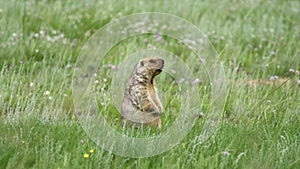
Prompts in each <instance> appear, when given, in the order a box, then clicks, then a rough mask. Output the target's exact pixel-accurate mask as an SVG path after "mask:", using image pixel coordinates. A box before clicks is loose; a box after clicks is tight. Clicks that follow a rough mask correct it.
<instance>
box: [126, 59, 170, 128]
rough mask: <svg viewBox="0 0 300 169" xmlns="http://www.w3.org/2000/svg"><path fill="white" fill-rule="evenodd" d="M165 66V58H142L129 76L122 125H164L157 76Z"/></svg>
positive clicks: (159, 126)
mask: <svg viewBox="0 0 300 169" xmlns="http://www.w3.org/2000/svg"><path fill="white" fill-rule="evenodd" d="M163 67H164V60H163V59H161V58H157V57H151V58H144V59H142V60H140V61H139V62H138V63H137V64H136V65H135V68H134V70H133V72H132V74H131V76H130V77H129V79H128V81H127V83H126V88H125V93H124V98H123V103H122V109H121V112H122V113H121V118H122V125H123V126H124V125H126V124H134V125H136V126H140V125H150V126H156V127H158V128H161V127H162V124H161V119H160V115H161V114H162V112H163V106H162V104H161V102H160V100H159V97H158V94H157V89H156V87H155V80H154V78H155V76H157V75H159V74H160V72H161V71H162V69H163Z"/></svg>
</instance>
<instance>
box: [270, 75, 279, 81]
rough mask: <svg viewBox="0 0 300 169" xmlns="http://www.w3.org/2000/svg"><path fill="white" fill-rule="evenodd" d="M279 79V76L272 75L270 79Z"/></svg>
mask: <svg viewBox="0 0 300 169" xmlns="http://www.w3.org/2000/svg"><path fill="white" fill-rule="evenodd" d="M277 79H278V76H271V77H270V80H271V81H275V80H277Z"/></svg>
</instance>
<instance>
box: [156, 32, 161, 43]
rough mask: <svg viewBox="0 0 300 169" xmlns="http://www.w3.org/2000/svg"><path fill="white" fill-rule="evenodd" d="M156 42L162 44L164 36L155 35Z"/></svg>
mask: <svg viewBox="0 0 300 169" xmlns="http://www.w3.org/2000/svg"><path fill="white" fill-rule="evenodd" d="M155 38H156V41H158V42H160V41H161V40H162V36H161V35H160V34H155Z"/></svg>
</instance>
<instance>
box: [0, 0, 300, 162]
mask: <svg viewBox="0 0 300 169" xmlns="http://www.w3.org/2000/svg"><path fill="white" fill-rule="evenodd" d="M174 3H175V2H174ZM175 4H176V5H175ZM175 4H173V3H171V2H165V1H154V2H151V3H150V2H146V1H142V2H141V1H137V0H126V1H104V2H102V1H86V2H82V1H77V0H75V1H70V0H67V1H50V0H44V1H1V2H0V168H299V167H300V153H299V152H300V143H299V141H300V134H299V124H300V114H299V113H300V107H299V103H300V92H299V91H300V90H299V87H300V86H299V85H300V82H299V80H300V76H299V71H300V59H299V58H300V57H299V53H300V48H299V46H300V41H299V37H300V19H299V17H298V16H299V13H300V11H299V9H300V3H299V2H297V1H259V0H257V1H231V0H226V1H203V2H198V1H187V2H181V1H178V2H176V3H175ZM149 11H154V12H165V13H170V14H174V15H177V16H180V17H182V18H185V19H186V20H188V21H190V22H192V23H193V24H195V25H196V26H198V27H199V28H200V29H201V30H202V31H203V32H204V33H205V34H207V35H208V38H209V39H210V40H211V42H212V44H213V45H214V46H215V48H216V50H217V51H218V52H219V53H220V59H221V61H222V62H224V64H225V68H226V75H227V77H228V81H229V87H228V98H227V102H226V106H225V110H224V117H223V119H222V123H221V126H220V129H219V130H218V131H217V132H216V133H215V134H214V135H213V136H211V137H210V138H209V139H208V140H206V141H205V142H204V143H201V142H200V141H199V140H200V133H201V132H202V126H203V124H202V119H201V118H200V119H198V120H197V121H196V123H195V125H194V127H193V129H192V130H191V132H189V134H188V135H187V136H186V137H185V138H184V139H183V140H182V141H181V142H180V143H179V144H178V145H176V146H175V147H174V148H172V149H171V150H169V151H167V152H164V153H162V154H159V155H157V156H153V157H148V158H136V159H135V158H128V157H121V156H118V155H114V154H111V153H109V152H107V151H106V150H103V149H101V147H98V146H97V145H96V144H95V143H94V142H93V141H92V140H91V139H90V138H89V137H88V135H87V134H86V133H85V131H84V130H83V129H82V127H81V125H80V123H79V122H78V118H77V114H76V112H74V108H73V100H72V84H71V82H72V75H73V70H74V65H75V63H76V59H77V57H78V55H79V52H80V49H81V47H82V46H83V44H84V43H85V42H86V41H87V40H88V38H89V37H91V36H92V35H93V33H94V32H95V31H96V30H98V29H99V28H101V27H102V26H104V25H105V24H106V23H108V22H109V21H111V20H112V19H115V18H118V17H121V16H125V15H129V14H133V13H138V12H149ZM147 38H148V39H149V41H151V40H152V42H153V43H155V38H154V37H153V36H152V35H149V36H147ZM151 38H152V39H151ZM165 40H166V41H168V42H171V41H172V40H168V39H167V38H166V39H165ZM141 43H145V42H143V40H141V39H138V38H136V39H135V38H133V39H128V40H126V42H124V43H123V44H121V45H120V46H119V47H116V49H113V50H112V51H111V53H109V54H111V55H115V56H122V55H126V54H128V53H131V52H133V51H135V50H136V48H137V45H136V44H139V45H140V44H141ZM143 45H144V44H143ZM143 45H142V46H143ZM143 47H147V44H145V45H144V46H143ZM177 47H178V46H177ZM177 47H176V46H173V47H172V46H171V47H168V50H170V51H175V52H176V51H178V52H180V50H178V49H179V48H177ZM107 58H111V60H109V59H108V60H107V63H105V64H113V65H118V64H119V63H120V61H121V60H119V59H120V57H119V58H118V57H107ZM186 62H187V63H191V62H193V60H188V58H187V60H186ZM166 64H167V63H166ZM271 76H279V78H280V79H285V78H288V79H289V81H288V82H287V83H283V82H280V81H279V80H277V81H276V80H275V81H274V82H271V83H274V84H273V85H270V84H266V83H255V84H254V85H248V81H250V80H253V79H263V80H268V79H269V78H270V77H271ZM98 78H99V79H98V80H99V85H100V86H101V85H103V86H104V87H106V86H105V83H104V81H103V79H104V78H106V79H108V80H109V78H111V77H109V74H108V76H104V75H103V76H102V75H99V76H98ZM164 78H165V79H167V80H170V79H168V76H162V77H161V79H160V80H162V79H164ZM280 84H283V85H280ZM172 87H173V88H172ZM200 88H201V87H199V90H200ZM99 89H100V90H101V87H100V88H99ZM159 89H160V90H163V91H168V92H167V94H166V95H164V96H163V97H164V99H165V102H166V103H170V104H171V103H172V104H175V105H174V107H175V108H176V107H178V106H179V104H180V102H179V101H178V102H177V101H176V100H172V99H173V98H174V96H175V98H176V97H177V96H176V93H177V92H176V91H177V90H179V89H177V88H176V85H174V86H169V85H168V84H159ZM199 92H200V93H201V92H202V93H205V92H203V91H199ZM207 99H209V98H207ZM99 100H100V105H101V98H99ZM109 106H110V105H109V104H107V105H106V104H104V106H103V107H102V108H104V110H110V111H105V112H104V113H107V116H108V119H109V120H108V121H110V122H111V125H112V126H113V127H115V129H116V130H118V129H119V128H118V125H119V121H118V117H119V116H118V113H117V111H116V110H115V109H112V108H111V107H109ZM174 107H169V109H168V110H169V113H172V110H174V109H175V108H174ZM203 110H204V114H205V105H204V109H203ZM167 115H170V114H167ZM167 115H166V116H165V117H163V120H164V121H165V122H166V121H168V120H170V119H172V118H174V117H171V115H172V114H171V115H170V116H167ZM167 117H170V118H167ZM204 118H205V116H204ZM172 120H174V119H172ZM172 120H170V121H168V123H169V124H172ZM142 132H144V131H142ZM161 132H164V130H163V131H161ZM137 134H138V133H137ZM142 134H144V133H142ZM150 134H151V133H150ZM145 135H147V132H146V134H145ZM91 149H93V150H94V152H93V153H91V152H90V150H91ZM141 151H142V150H141ZM84 154H89V157H88V158H84Z"/></svg>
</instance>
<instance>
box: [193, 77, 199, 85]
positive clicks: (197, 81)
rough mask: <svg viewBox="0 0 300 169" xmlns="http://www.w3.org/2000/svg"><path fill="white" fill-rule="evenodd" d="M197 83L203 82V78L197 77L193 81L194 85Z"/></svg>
mask: <svg viewBox="0 0 300 169" xmlns="http://www.w3.org/2000/svg"><path fill="white" fill-rule="evenodd" d="M196 84H201V80H200V79H198V78H197V79H195V80H193V81H192V85H196Z"/></svg>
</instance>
